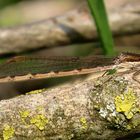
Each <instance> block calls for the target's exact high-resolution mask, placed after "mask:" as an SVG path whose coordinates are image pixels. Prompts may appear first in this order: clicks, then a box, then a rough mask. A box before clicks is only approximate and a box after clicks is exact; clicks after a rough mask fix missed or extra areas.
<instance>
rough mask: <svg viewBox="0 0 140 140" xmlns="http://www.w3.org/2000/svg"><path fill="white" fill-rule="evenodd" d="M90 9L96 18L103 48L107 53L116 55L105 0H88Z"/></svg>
mask: <svg viewBox="0 0 140 140" xmlns="http://www.w3.org/2000/svg"><path fill="white" fill-rule="evenodd" d="M88 4H89V7H90V11H91V13H92V16H93V18H94V19H95V23H96V27H97V29H98V33H99V36H100V39H101V42H102V48H103V50H104V53H105V54H106V55H110V56H112V55H114V54H115V52H114V43H113V38H112V34H111V30H110V28H109V23H108V18H107V13H106V9H105V5H104V1H103V0H88Z"/></svg>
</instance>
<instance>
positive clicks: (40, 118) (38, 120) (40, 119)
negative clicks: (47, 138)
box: [30, 114, 48, 130]
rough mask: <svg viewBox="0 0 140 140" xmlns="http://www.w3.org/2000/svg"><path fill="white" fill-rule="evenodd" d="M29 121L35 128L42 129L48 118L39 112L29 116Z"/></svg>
mask: <svg viewBox="0 0 140 140" xmlns="http://www.w3.org/2000/svg"><path fill="white" fill-rule="evenodd" d="M30 123H31V124H34V125H35V126H36V127H37V128H39V130H44V128H45V126H46V124H47V123H48V119H47V118H46V117H45V116H44V115H42V114H39V115H36V116H34V117H33V118H31V120H30Z"/></svg>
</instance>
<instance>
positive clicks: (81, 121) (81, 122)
mask: <svg viewBox="0 0 140 140" xmlns="http://www.w3.org/2000/svg"><path fill="white" fill-rule="evenodd" d="M80 124H81V126H82V129H87V120H86V118H85V117H81V118H80Z"/></svg>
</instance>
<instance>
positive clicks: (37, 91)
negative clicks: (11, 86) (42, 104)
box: [26, 88, 46, 95]
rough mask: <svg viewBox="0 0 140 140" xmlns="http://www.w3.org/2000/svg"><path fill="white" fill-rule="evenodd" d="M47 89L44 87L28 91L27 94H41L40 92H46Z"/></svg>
mask: <svg viewBox="0 0 140 140" xmlns="http://www.w3.org/2000/svg"><path fill="white" fill-rule="evenodd" d="M45 90H46V89H45V88H43V89H38V90H32V91H30V92H27V93H26V95H30V94H39V93H42V92H44V91H45Z"/></svg>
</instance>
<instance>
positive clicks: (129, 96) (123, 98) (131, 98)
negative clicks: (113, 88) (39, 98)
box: [115, 89, 139, 119]
mask: <svg viewBox="0 0 140 140" xmlns="http://www.w3.org/2000/svg"><path fill="white" fill-rule="evenodd" d="M136 102H137V100H136V96H135V95H134V93H133V90H132V89H128V92H127V93H124V94H121V95H118V96H116V97H115V106H116V111H117V112H121V113H123V114H124V115H125V117H126V118H127V119H131V118H132V117H133V116H134V114H135V113H136V112H138V111H139V108H137V107H136Z"/></svg>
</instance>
